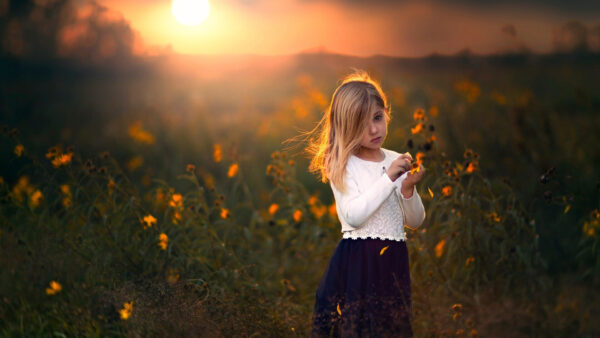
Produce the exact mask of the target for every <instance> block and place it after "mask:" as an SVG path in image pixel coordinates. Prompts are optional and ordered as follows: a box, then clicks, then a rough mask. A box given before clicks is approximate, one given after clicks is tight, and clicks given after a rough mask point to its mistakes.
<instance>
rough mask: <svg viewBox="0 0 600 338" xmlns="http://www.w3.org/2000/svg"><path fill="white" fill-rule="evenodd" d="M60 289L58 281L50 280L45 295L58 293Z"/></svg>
mask: <svg viewBox="0 0 600 338" xmlns="http://www.w3.org/2000/svg"><path fill="white" fill-rule="evenodd" d="M60 290H62V286H61V285H60V283H58V282H57V281H51V282H50V287H49V288H46V294H47V295H55V294H57V293H59V292H60Z"/></svg>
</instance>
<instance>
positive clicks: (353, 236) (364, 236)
mask: <svg viewBox="0 0 600 338" xmlns="http://www.w3.org/2000/svg"><path fill="white" fill-rule="evenodd" d="M342 238H348V239H367V238H372V239H388V240H392V241H406V234H400V235H397V236H395V235H383V234H352V232H351V231H350V232H344V234H343V235H342Z"/></svg>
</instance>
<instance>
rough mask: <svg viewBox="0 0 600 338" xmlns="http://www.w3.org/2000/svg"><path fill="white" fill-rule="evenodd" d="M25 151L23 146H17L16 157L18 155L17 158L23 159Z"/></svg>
mask: <svg viewBox="0 0 600 338" xmlns="http://www.w3.org/2000/svg"><path fill="white" fill-rule="evenodd" d="M23 151H25V147H24V146H23V145H22V144H17V145H16V146H15V155H17V157H21V155H23Z"/></svg>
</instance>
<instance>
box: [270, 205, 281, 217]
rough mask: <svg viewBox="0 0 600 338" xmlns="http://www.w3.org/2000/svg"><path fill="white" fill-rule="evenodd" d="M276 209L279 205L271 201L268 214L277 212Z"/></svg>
mask: <svg viewBox="0 0 600 338" xmlns="http://www.w3.org/2000/svg"><path fill="white" fill-rule="evenodd" d="M277 210H279V205H278V204H277V203H273V204H271V206H270V207H269V214H271V215H274V214H275V213H276V212H277Z"/></svg>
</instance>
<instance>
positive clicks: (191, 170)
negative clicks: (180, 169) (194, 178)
mask: <svg viewBox="0 0 600 338" xmlns="http://www.w3.org/2000/svg"><path fill="white" fill-rule="evenodd" d="M194 170H196V166H195V165H193V164H188V165H187V167H186V168H185V171H187V172H188V173H192V172H194Z"/></svg>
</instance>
